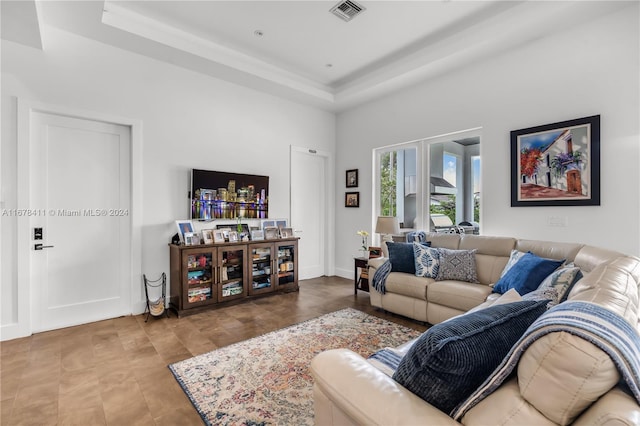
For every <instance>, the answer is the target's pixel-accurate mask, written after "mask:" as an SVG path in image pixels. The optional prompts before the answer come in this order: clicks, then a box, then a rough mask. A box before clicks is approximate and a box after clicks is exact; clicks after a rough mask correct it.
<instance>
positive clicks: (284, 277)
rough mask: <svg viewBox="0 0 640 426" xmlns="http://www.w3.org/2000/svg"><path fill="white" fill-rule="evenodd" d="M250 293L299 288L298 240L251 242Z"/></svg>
mask: <svg viewBox="0 0 640 426" xmlns="http://www.w3.org/2000/svg"><path fill="white" fill-rule="evenodd" d="M249 259H250V261H249V264H250V265H251V272H250V274H249V275H250V276H251V284H250V285H249V294H250V295H257V294H263V293H270V292H272V291H286V290H297V289H298V240H297V239H287V240H280V241H273V242H253V243H250V244H249Z"/></svg>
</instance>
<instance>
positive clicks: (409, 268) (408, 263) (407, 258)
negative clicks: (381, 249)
mask: <svg viewBox="0 0 640 426" xmlns="http://www.w3.org/2000/svg"><path fill="white" fill-rule="evenodd" d="M413 244H414V243H393V242H387V249H388V250H389V261H390V262H391V272H406V273H407V274H414V275H415V273H416V263H415V257H414V254H413ZM419 244H422V245H424V246H425V247H428V246H429V245H430V243H429V242H425V243H419Z"/></svg>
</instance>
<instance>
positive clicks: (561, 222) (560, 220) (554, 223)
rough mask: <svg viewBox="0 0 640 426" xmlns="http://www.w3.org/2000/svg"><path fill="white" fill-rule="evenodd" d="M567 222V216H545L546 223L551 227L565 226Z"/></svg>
mask: <svg viewBox="0 0 640 426" xmlns="http://www.w3.org/2000/svg"><path fill="white" fill-rule="evenodd" d="M568 222H569V217H568V216H549V217H548V218H547V225H549V226H551V227H553V228H566V227H567V223H568Z"/></svg>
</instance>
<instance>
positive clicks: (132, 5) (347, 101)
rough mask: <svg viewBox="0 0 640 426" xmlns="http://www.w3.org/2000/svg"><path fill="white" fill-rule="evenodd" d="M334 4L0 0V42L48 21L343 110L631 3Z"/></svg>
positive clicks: (31, 38) (26, 38)
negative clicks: (351, 14) (345, 7)
mask: <svg viewBox="0 0 640 426" xmlns="http://www.w3.org/2000/svg"><path fill="white" fill-rule="evenodd" d="M336 3H337V1H332V0H328V1H327V0H324V1H266V0H265V1H242V0H240V1H111V0H107V1H97V0H94V1H67V2H59V1H50V0H49V1H43V2H35V3H34V1H33V0H22V1H19V2H12V1H6V0H3V1H2V2H1V4H2V38H6V39H9V40H12V41H18V42H22V43H24V44H28V45H30V46H33V47H39V46H37V44H38V43H37V41H38V39H39V37H40V34H41V33H43V31H40V28H39V27H38V24H39V25H51V26H55V27H59V28H62V29H64V30H67V31H71V32H74V33H77V34H80V35H82V36H85V37H89V38H92V39H95V40H98V41H101V42H104V43H107V44H111V45H114V46H117V47H120V48H123V49H127V50H130V51H133V52H136V53H139V54H143V55H146V56H149V57H152V58H156V59H159V60H163V61H167V62H170V63H173V64H176V65H178V66H182V67H185V68H188V69H192V70H194V71H197V72H201V73H205V74H208V75H212V76H215V77H217V78H222V79H225V80H228V81H231V82H234V83H238V84H242V85H245V86H249V87H252V88H255V89H258V90H262V91H266V92H268V93H272V94H276V95H278V96H284V97H286V98H289V99H294V100H296V101H300V102H304V103H308V104H311V105H314V106H319V107H321V108H325V109H328V110H332V111H340V110H344V109H346V108H349V107H353V106H355V105H358V104H360V103H362V102H366V101H369V100H371V99H374V98H376V97H378V96H381V95H384V94H387V93H390V92H392V91H394V90H398V89H400V88H403V87H407V86H408V85H410V84H414V83H416V82H418V81H422V80H425V79H428V78H431V77H435V76H437V75H441V74H442V73H446V72H451V71H453V70H455V69H456V68H459V67H463V66H468V65H469V64H471V63H473V62H474V61H477V60H482V59H483V58H484V57H486V56H490V55H497V54H500V53H501V52H504V51H506V50H508V49H513V48H516V47H517V46H520V45H522V44H524V43H527V42H530V41H531V40H534V39H536V38H539V37H542V36H544V35H548V34H551V33H553V32H556V31H562V30H564V29H566V28H567V27H569V26H571V25H574V24H577V23H580V22H584V21H585V20H588V19H592V18H594V17H596V16H599V15H601V14H603V13H607V12H609V11H612V10H615V9H618V8H620V7H623V6H624V4H625V3H624V2H612V1H602V2H579V1H567V2H564V1H556V2H539V1H526V2H525V1H455V0H452V1H449V0H442V1H441V0H431V1H428V0H424V1H359V3H360V4H361V5H363V6H364V7H365V8H366V10H365V11H364V12H362V13H361V14H360V15H358V16H356V17H355V18H354V19H353V20H352V21H350V22H345V21H343V20H341V19H339V18H337V17H335V16H334V15H332V14H331V13H329V9H331V7H332V6H333V5H335V4H336ZM34 4H35V6H37V7H34ZM626 4H629V3H628V2H627V3H626ZM36 10H37V16H35V17H34V15H35V14H36ZM36 18H37V19H36ZM16 23H19V24H16ZM29 30H30V31H29ZM256 31H260V32H262V34H263V35H262V36H261V37H258V36H256V35H255V32H256ZM43 44H44V46H45V49H46V43H43ZM328 64H330V65H331V66H328Z"/></svg>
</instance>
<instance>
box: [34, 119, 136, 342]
mask: <svg viewBox="0 0 640 426" xmlns="http://www.w3.org/2000/svg"><path fill="white" fill-rule="evenodd" d="M31 135H32V136H31V138H30V144H31V147H30V152H31V154H30V167H29V170H30V182H29V190H30V191H29V193H30V206H31V207H32V212H31V213H32V216H31V219H30V225H31V239H32V242H31V248H32V250H31V268H32V269H31V273H32V275H31V283H32V284H31V288H32V295H33V296H32V301H33V305H32V312H33V330H34V331H44V330H51V329H56V328H61V327H66V326H71V325H76V324H83V323H87V322H91V321H97V320H102V319H106V318H113V317H116V316H120V315H123V314H127V313H130V312H131V298H130V282H131V278H130V277H131V216H130V213H131V212H130V204H131V161H130V144H131V133H130V128H129V127H126V126H120V125H115V124H109V123H104V122H99V121H92V120H84V119H78V118H70V117H65V116H60V115H55V114H46V113H34V114H33V115H32V121H31ZM36 228H42V230H43V238H42V240H36V239H35V236H34V231H35V229H36ZM36 244H42V245H43V246H44V247H45V248H44V249H42V250H38V249H36V248H35V245H36ZM47 246H50V247H47Z"/></svg>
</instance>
